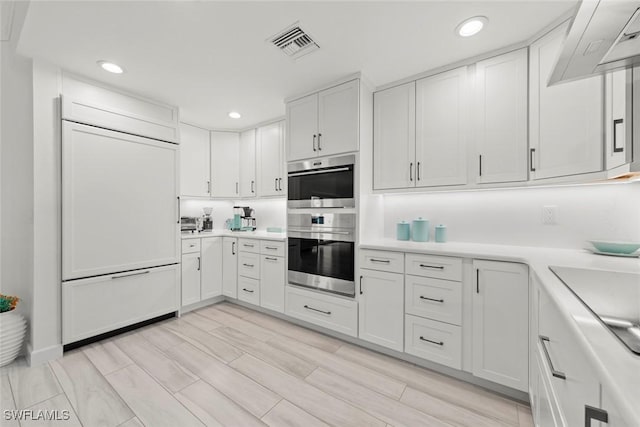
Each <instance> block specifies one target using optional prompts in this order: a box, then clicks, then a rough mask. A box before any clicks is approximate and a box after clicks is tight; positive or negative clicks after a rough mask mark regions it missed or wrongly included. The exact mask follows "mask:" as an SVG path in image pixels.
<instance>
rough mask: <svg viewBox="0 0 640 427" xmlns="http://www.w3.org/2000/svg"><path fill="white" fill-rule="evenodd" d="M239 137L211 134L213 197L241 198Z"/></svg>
mask: <svg viewBox="0 0 640 427" xmlns="http://www.w3.org/2000/svg"><path fill="white" fill-rule="evenodd" d="M239 139H240V137H239V135H238V133H237V132H217V131H213V132H211V195H212V196H213V197H239V196H240V182H239V181H240V177H239V174H238V165H239V150H238V145H239Z"/></svg>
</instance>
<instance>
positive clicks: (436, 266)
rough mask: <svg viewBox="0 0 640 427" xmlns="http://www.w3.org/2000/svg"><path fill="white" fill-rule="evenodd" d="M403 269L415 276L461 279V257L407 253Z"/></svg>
mask: <svg viewBox="0 0 640 427" xmlns="http://www.w3.org/2000/svg"><path fill="white" fill-rule="evenodd" d="M405 269H406V272H407V274H413V275H415V276H424V277H433V278H434V279H445V280H457V281H458V282H460V281H462V259H460V258H454V257H448V256H438V255H419V254H407V255H406V257H405Z"/></svg>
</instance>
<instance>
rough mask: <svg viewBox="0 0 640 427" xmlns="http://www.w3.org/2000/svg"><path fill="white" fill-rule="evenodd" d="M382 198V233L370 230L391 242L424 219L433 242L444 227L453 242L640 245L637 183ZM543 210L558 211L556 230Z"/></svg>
mask: <svg viewBox="0 0 640 427" xmlns="http://www.w3.org/2000/svg"><path fill="white" fill-rule="evenodd" d="M382 197H383V199H384V201H383V205H384V229H383V230H381V229H380V228H379V227H378V228H377V229H376V227H374V226H371V227H370V231H371V234H368V235H370V236H372V237H374V238H375V237H376V233H377V237H381V236H384V237H385V238H392V239H395V237H396V224H397V223H398V222H399V221H401V220H406V221H409V222H410V221H411V220H413V219H415V218H417V217H419V216H422V217H423V218H427V219H429V220H430V228H431V236H432V237H431V238H432V239H433V227H434V226H435V225H437V224H444V225H446V226H447V239H448V241H456V242H473V243H491V244H508V245H517V246H539V247H553V248H582V247H584V246H585V244H584V242H585V241H586V240H591V239H603V240H625V241H640V183H639V182H634V183H616V184H610V183H607V184H593V185H576V186H563V187H544V188H543V187H538V188H518V189H500V190H483V191H458V192H442V193H428V194H425V193H420V194H419V193H414V194H406V193H405V194H387V195H384V196H382ZM543 206H556V207H557V208H556V211H557V224H556V225H543V224H542V207H543ZM363 214H366V213H365V212H363ZM370 225H372V224H370ZM367 237H368V236H367ZM367 237H364V238H363V240H364V241H366V240H367Z"/></svg>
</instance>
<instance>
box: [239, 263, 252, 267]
mask: <svg viewBox="0 0 640 427" xmlns="http://www.w3.org/2000/svg"><path fill="white" fill-rule="evenodd" d="M242 265H244V266H245V267H249V268H253V264H245V263H242Z"/></svg>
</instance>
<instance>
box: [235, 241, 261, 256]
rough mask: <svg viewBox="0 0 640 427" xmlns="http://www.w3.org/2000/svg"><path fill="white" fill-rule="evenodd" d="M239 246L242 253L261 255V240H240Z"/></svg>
mask: <svg viewBox="0 0 640 427" xmlns="http://www.w3.org/2000/svg"><path fill="white" fill-rule="evenodd" d="M238 245H239V246H240V252H252V253H254V254H259V253H260V240H255V239H238Z"/></svg>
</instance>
